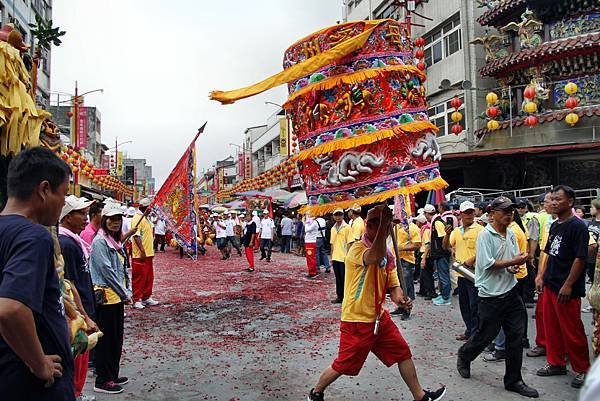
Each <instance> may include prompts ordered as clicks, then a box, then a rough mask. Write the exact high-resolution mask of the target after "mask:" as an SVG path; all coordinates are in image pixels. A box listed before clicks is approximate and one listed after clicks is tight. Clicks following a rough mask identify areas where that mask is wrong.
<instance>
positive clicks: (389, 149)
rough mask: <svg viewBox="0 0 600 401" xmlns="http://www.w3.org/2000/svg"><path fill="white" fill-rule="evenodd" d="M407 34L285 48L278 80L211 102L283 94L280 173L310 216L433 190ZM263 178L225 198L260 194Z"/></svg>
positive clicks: (431, 129)
mask: <svg viewBox="0 0 600 401" xmlns="http://www.w3.org/2000/svg"><path fill="white" fill-rule="evenodd" d="M408 32H409V30H408V29H407V25H405V24H403V23H400V22H398V21H394V20H375V21H359V22H349V23H345V24H339V25H336V26H333V27H330V28H326V29H323V30H320V31H318V32H316V33H313V34H311V35H309V36H307V37H305V38H303V39H301V40H300V41H298V42H296V43H294V44H293V45H292V46H290V47H289V48H288V49H287V50H286V51H285V55H284V63H283V67H284V70H283V71H282V72H281V73H279V74H276V75H275V76H273V77H270V78H268V79H266V80H264V81H262V82H260V83H258V84H256V85H253V86H250V87H247V88H243V89H239V90H235V91H231V92H213V93H212V94H211V97H212V98H213V99H215V100H218V101H221V102H222V103H231V102H233V101H235V100H238V99H241V98H244V97H248V96H251V95H254V94H256V93H260V92H262V91H264V90H267V89H269V88H271V87H274V86H276V85H279V84H284V83H285V84H287V86H288V92H289V97H288V100H287V102H286V103H285V105H284V107H285V108H286V110H287V111H288V114H289V116H290V119H291V125H292V131H293V137H292V141H293V144H292V146H293V148H294V149H295V150H296V151H295V153H294V154H293V156H292V157H291V159H290V161H289V162H288V163H295V164H297V167H298V169H299V171H300V174H301V176H302V178H303V181H304V187H305V190H306V193H307V197H308V205H307V206H306V210H305V211H309V212H310V213H311V214H312V215H320V214H325V213H329V212H332V211H333V210H334V209H336V208H339V207H341V208H347V207H349V206H351V205H354V204H359V205H367V204H371V203H375V202H379V201H383V200H386V199H388V198H391V197H393V196H395V195H408V194H413V193H417V192H419V191H423V190H436V189H440V188H443V187H445V186H446V182H445V181H444V180H443V179H442V178H441V177H440V174H439V167H438V162H439V160H440V159H441V152H440V149H439V146H438V143H437V140H436V133H437V128H436V127H435V126H434V125H433V124H431V123H430V122H429V121H428V116H427V101H426V98H425V87H424V84H423V83H424V81H425V79H426V76H425V73H424V72H423V70H424V69H425V65H424V64H423V63H422V61H421V60H420V59H422V57H423V54H422V53H423V51H422V46H423V41H422V39H418V40H416V41H415V42H413V41H412V40H411V38H410V37H409V34H408ZM296 143H297V144H296ZM284 169H285V166H284ZM270 174H271V173H270V172H267V173H265V174H264V177H260V176H259V177H256V178H254V179H253V180H251V181H250V182H243V183H242V184H240V185H239V186H238V187H236V188H234V191H236V190H246V189H257V188H260V187H261V185H263V186H264V183H265V179H266V180H267V181H268V179H269V177H270ZM271 175H272V174H271ZM275 175H276V176H277V173H275Z"/></svg>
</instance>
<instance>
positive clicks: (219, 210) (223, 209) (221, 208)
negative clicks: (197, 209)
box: [212, 206, 227, 213]
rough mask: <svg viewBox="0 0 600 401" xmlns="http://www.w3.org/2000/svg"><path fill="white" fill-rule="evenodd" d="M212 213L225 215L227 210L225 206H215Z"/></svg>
mask: <svg viewBox="0 0 600 401" xmlns="http://www.w3.org/2000/svg"><path fill="white" fill-rule="evenodd" d="M212 211H213V212H216V213H224V212H226V211H227V208H226V207H224V206H215V207H213V208H212Z"/></svg>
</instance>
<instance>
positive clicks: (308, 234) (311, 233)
mask: <svg viewBox="0 0 600 401" xmlns="http://www.w3.org/2000/svg"><path fill="white" fill-rule="evenodd" d="M318 234H319V225H318V224H317V220H312V221H310V220H309V221H307V222H306V225H305V226H304V242H308V243H309V244H314V243H315V242H317V235H318Z"/></svg>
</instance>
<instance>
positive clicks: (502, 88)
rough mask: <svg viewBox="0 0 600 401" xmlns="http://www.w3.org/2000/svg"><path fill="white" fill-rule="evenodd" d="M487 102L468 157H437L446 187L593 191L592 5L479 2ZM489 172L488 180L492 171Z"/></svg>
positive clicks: (599, 51)
mask: <svg viewBox="0 0 600 401" xmlns="http://www.w3.org/2000/svg"><path fill="white" fill-rule="evenodd" d="M478 3H480V6H481V7H482V8H483V9H484V10H485V11H484V12H483V14H481V15H480V16H479V18H478V19H477V21H478V23H479V24H481V26H482V27H483V28H484V29H485V30H486V34H485V35H483V36H481V37H478V38H476V39H475V40H474V41H472V42H471V43H476V44H478V45H482V46H483V48H484V50H485V64H484V65H483V66H482V67H481V68H480V69H479V73H480V74H481V76H482V77H483V78H493V79H494V80H495V82H496V84H495V85H492V86H494V87H483V88H471V89H470V90H473V91H477V92H478V93H482V94H483V95H484V96H486V100H487V106H486V105H485V104H484V105H483V106H482V109H480V110H477V113H478V114H479V118H478V123H477V126H476V127H475V129H474V131H473V143H472V144H469V145H470V146H469V151H467V152H461V153H453V154H444V158H443V160H442V173H443V175H444V177H445V178H446V179H447V180H448V181H449V182H450V184H451V186H452V187H454V188H457V187H478V188H500V189H507V188H527V187H541V186H546V185H556V184H558V183H563V184H568V185H571V186H573V187H574V188H579V189H583V188H598V187H600V174H598V171H600V117H599V116H600V61H599V60H598V59H599V56H600V1H598V0H496V1H486V2H483V1H481V2H478ZM490 172H493V174H490Z"/></svg>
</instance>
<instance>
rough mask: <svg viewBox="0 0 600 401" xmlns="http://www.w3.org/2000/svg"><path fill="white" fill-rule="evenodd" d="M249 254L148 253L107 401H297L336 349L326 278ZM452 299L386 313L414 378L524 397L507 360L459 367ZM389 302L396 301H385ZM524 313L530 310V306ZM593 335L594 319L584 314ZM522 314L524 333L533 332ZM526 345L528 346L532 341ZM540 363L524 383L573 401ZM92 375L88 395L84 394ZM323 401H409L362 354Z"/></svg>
mask: <svg viewBox="0 0 600 401" xmlns="http://www.w3.org/2000/svg"><path fill="white" fill-rule="evenodd" d="M245 267H246V265H245V260H244V259H243V258H241V257H238V256H233V257H232V259H230V260H228V261H221V260H220V258H219V257H218V256H217V253H216V250H215V249H214V248H211V249H210V250H209V253H208V255H207V256H206V257H200V259H199V260H198V261H197V262H192V261H190V260H181V259H179V257H178V254H177V253H176V252H175V251H168V252H167V253H164V254H158V255H157V256H156V258H155V276H156V279H155V283H156V284H155V298H156V299H158V300H160V301H162V304H161V305H160V306H157V307H152V308H147V309H145V310H142V311H137V310H133V309H131V308H127V309H126V312H127V317H126V328H125V346H124V356H123V358H122V371H121V374H122V375H126V376H128V377H129V378H130V383H129V384H127V385H126V386H125V392H124V393H123V394H120V395H103V394H95V395H96V396H97V399H98V400H99V401H103V400H151V401H158V400H161V401H170V400H194V401H197V400H218V401H231V400H241V401H259V400H260V401H262V400H305V399H306V393H307V391H308V390H309V389H310V388H311V387H312V386H314V384H315V382H316V380H317V378H318V375H319V374H320V372H321V371H322V369H324V368H325V367H327V366H329V364H330V363H331V362H332V361H333V359H334V358H335V356H336V354H337V347H338V328H339V321H338V319H339V306H338V305H332V304H331V303H330V299H331V298H332V297H333V295H334V277H333V273H330V274H322V275H321V277H320V278H318V279H316V280H308V279H306V278H304V275H305V274H306V271H305V270H306V269H305V264H304V259H302V258H300V257H297V256H294V255H280V254H278V253H274V255H273V262H271V263H269V264H267V263H266V262H261V261H257V267H258V269H257V271H256V272H254V273H246V272H243V271H242V269H243V268H245ZM457 302H458V300H457V299H456V297H453V300H452V306H451V307H443V306H434V305H432V304H431V302H426V301H424V300H423V299H422V298H418V299H417V301H416V302H415V307H414V312H413V316H412V318H411V320H408V321H401V320H400V319H398V318H394V320H395V321H396V323H397V324H398V326H399V327H400V329H401V331H402V333H403V335H404V337H405V338H406V339H407V341H408V343H409V344H410V346H411V350H412V353H413V355H414V361H415V364H416V366H417V371H418V374H419V378H420V380H421V383H422V384H423V386H424V387H426V388H433V387H436V386H438V385H439V384H440V383H442V384H445V385H446V386H447V387H448V393H447V395H446V397H445V400H454V401H459V400H460V401H474V400H483V401H500V400H502V401H510V400H523V399H524V398H523V397H520V396H519V395H517V394H514V393H509V392H507V391H505V390H504V388H503V385H502V376H503V373H504V364H503V363H488V362H484V361H483V359H482V358H480V359H478V360H477V361H474V362H473V364H472V367H471V376H472V377H471V379H468V380H465V379H462V378H461V377H460V376H459V375H458V373H457V372H456V368H455V365H456V351H457V349H458V347H459V346H460V342H458V341H456V340H455V338H454V337H455V335H456V334H457V333H459V332H460V331H462V330H463V328H462V321H461V319H460V313H459V310H458V304H457ZM388 307H389V308H391V307H392V305H389V304H388ZM528 312H529V315H530V316H531V314H533V310H532V309H528ZM584 319H585V327H586V330H588V334H589V333H590V332H591V325H590V319H591V314H584ZM534 330H535V324H534V320H530V324H529V333H530V339H533V338H534V337H535V334H534ZM532 342H533V341H532ZM544 364H545V358H528V357H524V364H523V378H524V380H525V382H526V383H527V384H529V385H530V386H533V387H535V388H536V389H538V391H539V392H540V400H544V401H563V400H565V401H574V400H577V397H578V391H577V390H575V389H573V388H571V387H570V386H569V383H570V380H571V379H572V376H573V375H572V374H569V375H568V376H559V377H550V378H542V377H538V376H536V375H535V371H536V370H537V369H538V368H540V367H542V366H543V365H544ZM92 384H93V378H92V376H91V375H90V376H89V377H88V384H87V386H86V389H85V392H86V393H88V394H91V393H92V391H91V388H92ZM325 399H326V400H331V401H333V400H336V401H341V400H412V397H411V396H410V393H409V391H408V389H407V388H406V386H405V385H404V383H403V381H402V379H401V378H400V376H399V373H398V370H397V368H395V367H392V368H389V369H388V368H386V367H385V366H384V365H382V364H381V363H380V362H379V360H377V358H376V357H374V356H373V355H370V356H369V358H368V359H367V362H366V364H365V366H364V368H363V370H362V371H361V373H360V375H359V376H358V377H342V378H340V379H339V380H338V381H337V382H335V383H334V384H333V385H332V386H331V387H330V388H329V389H328V390H327V392H326V394H325Z"/></svg>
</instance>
